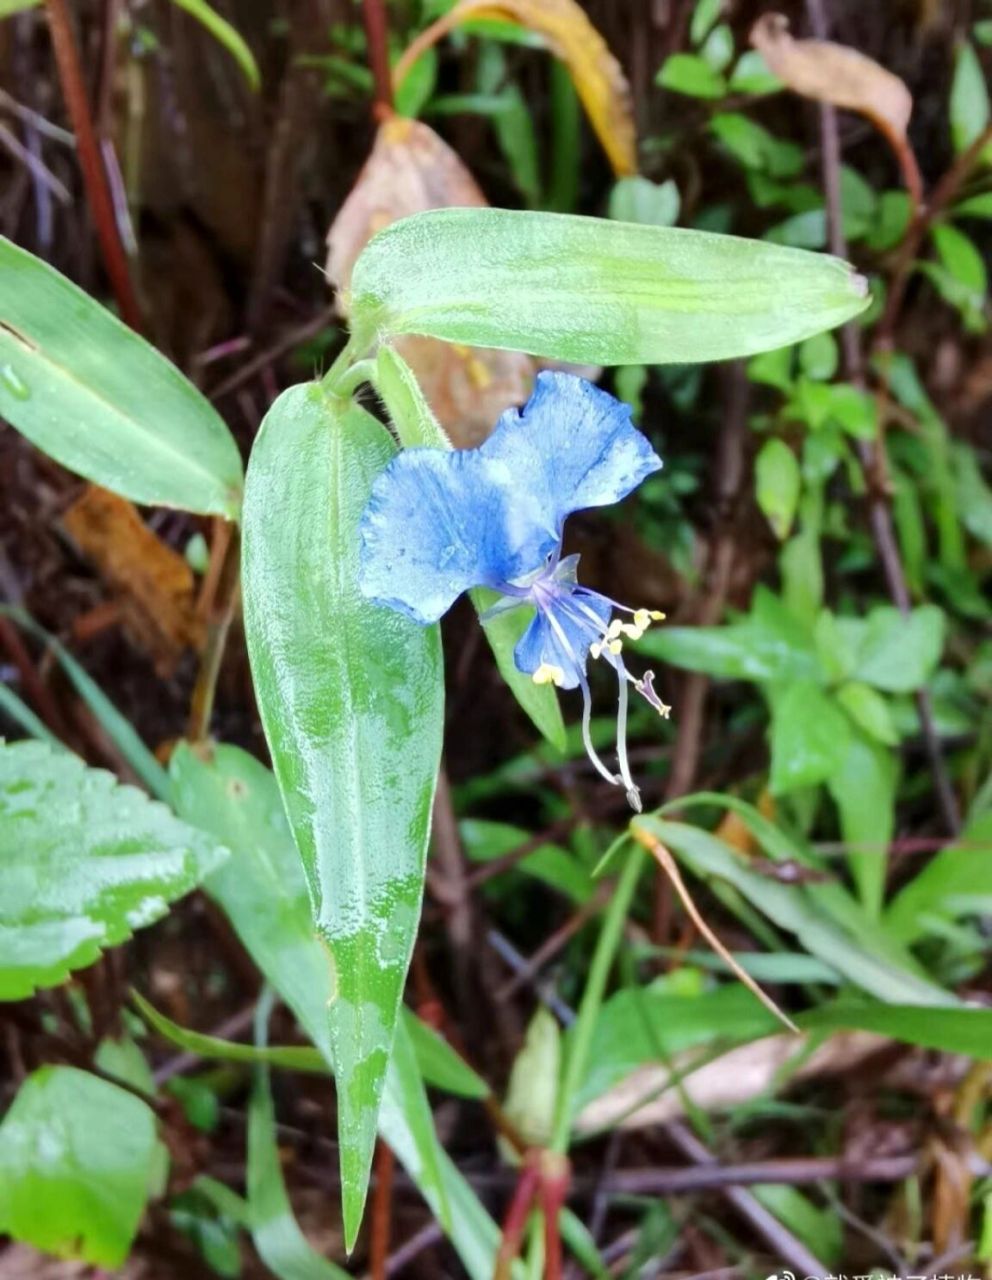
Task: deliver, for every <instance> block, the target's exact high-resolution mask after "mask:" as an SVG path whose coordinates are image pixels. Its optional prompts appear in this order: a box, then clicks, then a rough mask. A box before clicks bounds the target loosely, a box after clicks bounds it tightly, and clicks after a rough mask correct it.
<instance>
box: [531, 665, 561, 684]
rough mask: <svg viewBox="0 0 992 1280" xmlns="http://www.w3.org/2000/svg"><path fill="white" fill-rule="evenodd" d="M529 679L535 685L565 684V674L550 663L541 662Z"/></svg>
mask: <svg viewBox="0 0 992 1280" xmlns="http://www.w3.org/2000/svg"><path fill="white" fill-rule="evenodd" d="M531 679H532V680H533V681H534V683H535V684H557V685H562V684H564V683H565V673H564V671H562V669H561V667H556V666H554V665H553V664H552V663H550V662H542V663H541V665H540V666H539V667H538V668H537V670H536V671H535V672H534V674H533V675H532V676H531Z"/></svg>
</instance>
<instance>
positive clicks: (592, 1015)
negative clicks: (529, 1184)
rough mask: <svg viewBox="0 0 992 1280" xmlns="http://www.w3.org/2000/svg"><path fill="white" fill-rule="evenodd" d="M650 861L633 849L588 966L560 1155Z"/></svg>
mask: <svg viewBox="0 0 992 1280" xmlns="http://www.w3.org/2000/svg"><path fill="white" fill-rule="evenodd" d="M646 859H647V853H646V852H645V850H644V849H642V848H641V847H640V845H636V844H635V845H633V847H632V849H631V852H630V854H629V856H628V857H627V860H626V862H624V864H623V869H622V870H621V872H620V878H619V879H618V881H617V884H616V888H615V889H614V890H613V896H612V898H611V899H610V904H609V906H608V907H607V909H606V915H605V916H604V918H603V927H602V929H601V930H600V934H599V939H598V941H597V942H596V950H595V952H594V953H593V957H592V963H591V965H590V966H589V977H588V979H587V980H586V985H585V990H584V991H583V993H582V1003H581V1004H580V1005H579V1012H578V1017H577V1018H576V1020H575V1025H574V1027H573V1029H572V1045H571V1049H570V1050H569V1054H568V1057H567V1059H566V1061H565V1070H564V1073H563V1075H562V1081H561V1088H560V1089H559V1091H558V1103H557V1108H556V1112H555V1123H554V1130H553V1132H552V1135H551V1142H550V1144H549V1149H550V1150H551V1151H555V1152H558V1154H560V1155H566V1154H567V1153H568V1144H569V1138H570V1136H571V1130H572V1111H573V1103H574V1099H575V1095H576V1094H577V1093H578V1091H579V1086H580V1084H581V1083H582V1077H583V1076H584V1075H585V1070H586V1064H587V1063H588V1061H589V1051H590V1049H591V1047H592V1037H593V1033H594V1031H595V1029H596V1020H597V1018H598V1017H599V1010H600V1008H601V1006H602V1003H603V996H604V994H605V992H606V983H607V980H608V978H609V976H610V969H611V968H612V967H613V960H614V957H615V956H616V953H617V947H618V946H619V945H620V936H621V934H622V933H623V926H624V921H625V920H626V919H627V912H628V911H629V910H630V904H631V901H632V899H633V897H634V890H635V889H636V888H637V880H638V877H639V876H640V874H641V871H642V869H643V867H644V864H645V861H646Z"/></svg>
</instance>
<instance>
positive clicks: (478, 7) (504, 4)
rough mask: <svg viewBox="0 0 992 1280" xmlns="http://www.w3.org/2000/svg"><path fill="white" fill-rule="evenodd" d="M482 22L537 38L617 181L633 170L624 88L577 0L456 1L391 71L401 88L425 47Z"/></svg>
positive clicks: (627, 99) (620, 74)
mask: <svg viewBox="0 0 992 1280" xmlns="http://www.w3.org/2000/svg"><path fill="white" fill-rule="evenodd" d="M480 18H488V19H495V20H496V21H503V22H512V23H515V24H516V25H518V26H521V27H526V28H527V29H528V30H529V31H533V32H535V33H536V34H538V35H539V36H541V37H542V38H543V40H544V42H545V44H546V45H547V46H548V48H549V49H550V50H551V52H552V53H553V54H554V55H555V57H557V58H560V59H561V61H562V62H564V63H565V65H566V66H567V67H568V70H569V73H570V74H571V77H572V81H573V83H574V85H575V89H576V92H577V93H578V95H579V98H580V99H581V101H582V105H583V106H584V107H585V109H586V114H587V115H588V116H589V121H590V123H591V124H592V127H593V128H594V129H595V131H596V134H597V136H598V137H599V140H600V142H601V143H602V145H603V150H604V151H605V152H606V154H607V156H608V157H609V160H610V164H611V165H612V166H613V170H614V172H615V173H616V175H617V177H625V176H629V175H631V174H634V173H636V172H637V133H636V129H635V126H634V117H633V111H632V108H631V95H630V86H629V84H628V83H627V78H626V76H625V75H624V73H623V70H622V68H621V66H620V64H619V62H617V60H616V58H615V57H614V56H613V54H612V53H611V52H610V50H609V47H608V46H607V44H606V41H605V40H604V39H603V37H602V36H601V35H600V34H599V32H598V31H597V30H596V28H595V27H594V26H593V25H592V23H591V22H590V21H589V18H588V16H587V15H586V13H585V12H584V10H583V9H582V8H581V6H580V5H579V4H578V3H577V0H460V3H459V4H456V5H455V7H454V8H453V9H452V10H451V12H450V13H447V14H445V15H444V16H443V17H442V18H439V19H438V21H437V22H435V23H433V24H432V25H431V26H430V27H428V28H427V30H426V31H424V32H422V33H421V34H420V35H419V36H418V37H417V39H416V40H414V41H413V43H412V44H411V45H410V47H409V48H408V49H407V50H406V52H405V53H404V54H403V57H402V58H401V59H400V60H399V62H398V63H397V64H396V68H395V70H394V73H393V78H394V82H395V83H396V84H401V83H402V81H403V77H404V76H405V75H406V73H407V71H408V70H409V69H410V67H411V66H413V64H414V62H416V60H417V58H419V57H420V55H421V54H422V53H423V52H424V50H425V49H427V48H429V47H430V46H431V45H433V44H435V43H436V42H437V41H438V40H440V39H442V38H443V37H444V36H446V35H447V34H448V32H450V31H453V30H454V29H455V28H456V27H458V26H460V25H461V24H462V23H463V22H469V21H472V20H476V19H480Z"/></svg>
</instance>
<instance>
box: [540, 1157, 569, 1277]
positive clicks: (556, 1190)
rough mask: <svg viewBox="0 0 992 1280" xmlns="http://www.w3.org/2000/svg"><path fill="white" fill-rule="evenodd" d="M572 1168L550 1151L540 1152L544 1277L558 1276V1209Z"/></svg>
mask: <svg viewBox="0 0 992 1280" xmlns="http://www.w3.org/2000/svg"><path fill="white" fill-rule="evenodd" d="M570 1181H571V1168H570V1166H569V1163H568V1160H567V1159H566V1158H565V1157H564V1156H561V1155H558V1154H557V1153H556V1152H553V1151H545V1152H542V1155H541V1211H542V1212H543V1214H544V1280H561V1275H562V1265H561V1263H562V1249H561V1224H560V1216H561V1211H562V1209H563V1208H564V1207H565V1201H566V1200H567V1199H568V1184H569V1182H570Z"/></svg>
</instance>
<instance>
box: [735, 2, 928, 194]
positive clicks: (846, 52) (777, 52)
mask: <svg viewBox="0 0 992 1280" xmlns="http://www.w3.org/2000/svg"><path fill="white" fill-rule="evenodd" d="M751 43H752V44H753V45H754V47H755V48H756V49H757V50H758V52H759V53H760V54H761V56H762V57H763V58H764V60H765V62H766V63H767V64H768V66H769V69H770V70H771V71H772V72H774V74H775V75H777V76H778V78H779V79H780V80H782V81H783V82H784V83H785V84H786V85H788V87H789V88H790V89H792V90H794V91H795V92H796V93H800V94H802V95H803V97H804V98H813V99H814V100H815V101H816V102H827V103H830V104H832V105H833V106H835V107H843V108H845V109H846V110H848V111H857V112H859V113H860V114H861V115H863V116H867V117H868V119H869V120H871V122H872V123H873V124H874V125H875V127H876V128H877V129H879V130H880V131H881V132H882V133H883V134H884V135H885V137H886V139H887V140H888V142H889V144H890V146H891V147H892V148H893V150H894V151H895V152H896V155H897V158H898V159H899V162H900V165H901V167H902V169H903V174H904V176H905V179H906V184H907V186H908V187H909V189H910V194H911V195H913V197H914V199H916V200H919V198H920V196H921V194H922V192H921V190H920V189H919V186H920V184H919V173H918V171H917V168H916V162H915V158H914V157H913V153H912V151H911V149H910V147H909V143H908V141H907V139H906V128H907V126H908V124H909V117H910V115H911V114H912V111H913V99H912V96H911V94H910V92H909V90H908V89H907V88H906V86H905V84H904V83H903V82H902V80H900V79H899V77H898V76H896V75H893V74H892V72H891V71H887V70H886V69H885V67H883V66H881V65H880V64H879V63H877V62H876V61H875V60H874V59H873V58H869V57H868V56H867V55H866V54H863V53H859V52H858V50H857V49H852V48H850V47H849V46H848V45H843V44H835V43H834V42H833V41H832V40H795V39H794V38H793V37H792V36H791V35H790V34H789V20H788V18H786V17H784V16H783V15H782V14H780V13H765V14H762V16H761V17H760V18H759V19H758V21H757V22H756V23H755V24H754V26H753V27H752V28H751Z"/></svg>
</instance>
